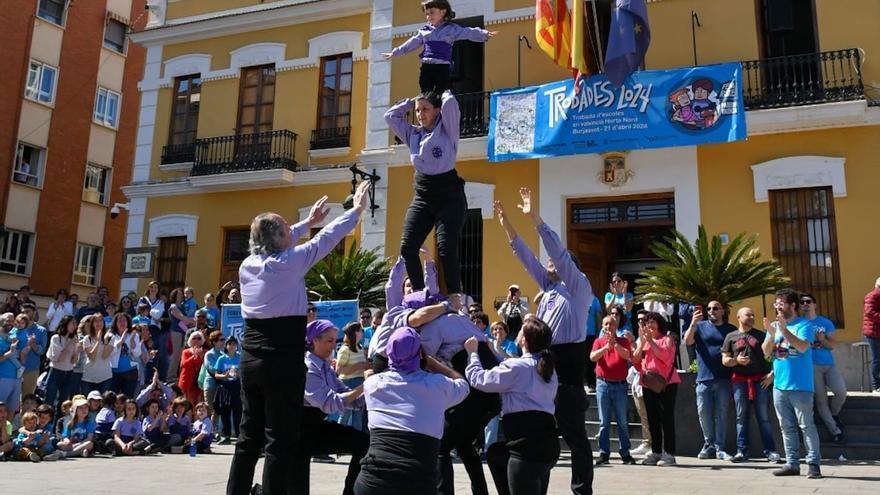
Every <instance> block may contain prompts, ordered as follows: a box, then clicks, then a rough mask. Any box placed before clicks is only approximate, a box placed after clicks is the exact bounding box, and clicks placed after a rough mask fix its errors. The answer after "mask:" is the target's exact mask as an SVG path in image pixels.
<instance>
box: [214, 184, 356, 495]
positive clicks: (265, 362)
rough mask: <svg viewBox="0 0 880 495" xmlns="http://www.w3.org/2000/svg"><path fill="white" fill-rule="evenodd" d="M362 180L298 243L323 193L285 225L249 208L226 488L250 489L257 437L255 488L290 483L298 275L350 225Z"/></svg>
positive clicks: (236, 493)
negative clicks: (340, 209)
mask: <svg viewBox="0 0 880 495" xmlns="http://www.w3.org/2000/svg"><path fill="white" fill-rule="evenodd" d="M369 186H370V183H369V182H363V183H361V185H360V186H359V187H358V188H357V190H356V191H355V194H354V201H353V203H354V207H353V208H352V209H351V210H349V211H347V212H346V213H345V214H343V215H342V216H340V217H339V218H337V219H335V220H334V221H332V222H330V223H329V224H328V225H327V226H326V227H324V228H323V229H321V231H320V232H318V233H317V234H316V235H315V236H314V237H313V238H312V239H311V240H309V241H308V242H306V243H303V244H300V245H295V243H296V240H297V239H298V238H299V237H300V236H301V235H302V234H304V233H306V232H308V230H309V229H310V228H311V227H313V226H315V225H317V224H319V223H320V222H321V221H323V220H324V218H326V216H327V213H328V212H329V210H325V209H324V204H325V203H326V202H327V196H324V197H322V198H321V199H319V200H318V201H317V202H315V204H314V206H312V210H311V212H310V213H309V217H308V218H307V219H306V220H305V221H303V222H300V223H298V224H296V225H294V226H293V227H289V226H288V224H287V222H286V221H285V220H284V218H282V217H281V215H278V214H277V213H271V212H267V213H261V214H259V215H257V216H256V217H255V218H254V221H253V222H252V223H251V238H250V248H251V255H250V256H248V257H247V258H246V259H245V260H244V261H243V262H242V263H241V267H240V268H239V270H238V276H239V280H240V283H241V315H242V316H243V317H244V320H245V330H244V337H243V341H242V346H241V365H240V366H241V367H240V371H239V376H240V379H241V389H242V392H244V395H243V397H242V405H243V410H242V418H241V427H240V434H239V437H238V441H237V442H236V444H235V455H234V456H233V458H232V466H231V468H230V472H229V482H228V484H227V486H226V493H227V494H230V495H244V494H248V493H250V492H251V484H252V483H253V478H254V468H255V466H256V464H257V459H259V456H260V451H261V449H262V448H263V446H264V444H265V454H266V460H265V465H264V467H263V485H262V493H266V494H271V495H274V494H286V493H287V491H288V488H289V487H290V486H292V485H291V483H292V482H293V481H294V480H290V479H289V476H290V471H291V470H290V466H291V462H292V459H293V456H292V454H293V452H294V451H295V447H296V443H297V440H298V438H299V427H300V415H301V414H302V409H303V387H304V384H305V367H304V366H303V365H302V363H303V359H304V358H305V329H306V309H307V303H308V300H307V298H306V286H305V280H304V277H305V274H306V272H308V271H309V269H310V268H311V267H312V266H314V265H315V264H316V263H317V262H318V261H320V260H321V258H323V257H324V256H326V255H327V254H328V253H329V252H330V251H331V250H332V249H333V247H334V246H336V245H337V244H339V242H340V241H342V239H343V238H344V237H345V235H346V234H348V233H349V232H351V231H352V230H354V228H355V226H356V225H357V223H358V221H359V220H360V217H361V213H362V212H363V210H364V203H365V201H366V198H367V190H368V188H369ZM279 373H281V374H279ZM282 377H283V379H282ZM255 488H256V487H255Z"/></svg>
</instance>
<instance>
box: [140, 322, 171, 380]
mask: <svg viewBox="0 0 880 495" xmlns="http://www.w3.org/2000/svg"><path fill="white" fill-rule="evenodd" d="M150 338H151V339H152V341H153V345H154V346H156V359H155V361H156V362H155V365H156V369H157V370H158V371H159V380H161V381H163V382H165V381H168V365H169V359H170V357H171V356H170V355H169V354H168V332H167V331H163V330H162V329H161V328H159V327H157V326H153V325H150ZM152 379H153V377H152V375H150V374H149V372H148V373H147V374H146V376H145V377H144V380H146V381H149V380H152Z"/></svg>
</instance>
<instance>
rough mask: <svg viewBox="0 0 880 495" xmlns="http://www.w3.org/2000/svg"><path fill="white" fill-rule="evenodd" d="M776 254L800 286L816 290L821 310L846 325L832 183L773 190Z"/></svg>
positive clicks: (790, 276)
mask: <svg viewBox="0 0 880 495" xmlns="http://www.w3.org/2000/svg"><path fill="white" fill-rule="evenodd" d="M769 199H770V224H771V230H772V234H773V256H775V257H776V258H777V259H778V260H779V263H780V264H781V265H782V269H783V270H784V272H785V275H786V276H788V277H789V278H791V285H792V287H793V288H794V289H795V290H798V291H803V292H809V293H811V294H813V295H814V296H815V297H816V299H817V302H818V304H819V308H820V313H822V314H824V315H826V316H827V317H828V318H829V319H831V321H833V322H834V323H835V324H836V325H837V326H838V327H842V326H843V298H842V296H841V292H840V264H839V262H838V252H837V225H836V222H835V217H834V196H833V194H832V192H831V187H816V188H804V189H786V190H779V191H769Z"/></svg>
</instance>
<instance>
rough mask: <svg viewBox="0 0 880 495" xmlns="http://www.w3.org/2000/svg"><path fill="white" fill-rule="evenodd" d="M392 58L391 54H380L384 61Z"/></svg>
mask: <svg viewBox="0 0 880 495" xmlns="http://www.w3.org/2000/svg"><path fill="white" fill-rule="evenodd" d="M393 56H394V54H392V53H391V52H382V58H384V59H385V60H388V59H390V58H391V57H393Z"/></svg>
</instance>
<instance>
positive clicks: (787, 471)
mask: <svg viewBox="0 0 880 495" xmlns="http://www.w3.org/2000/svg"><path fill="white" fill-rule="evenodd" d="M800 475H801V470H800V469H798V468H795V467H791V466H789V465H788V464H786V465H785V466H782V467H781V468H779V469H777V470H775V471H773V476H800Z"/></svg>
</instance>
